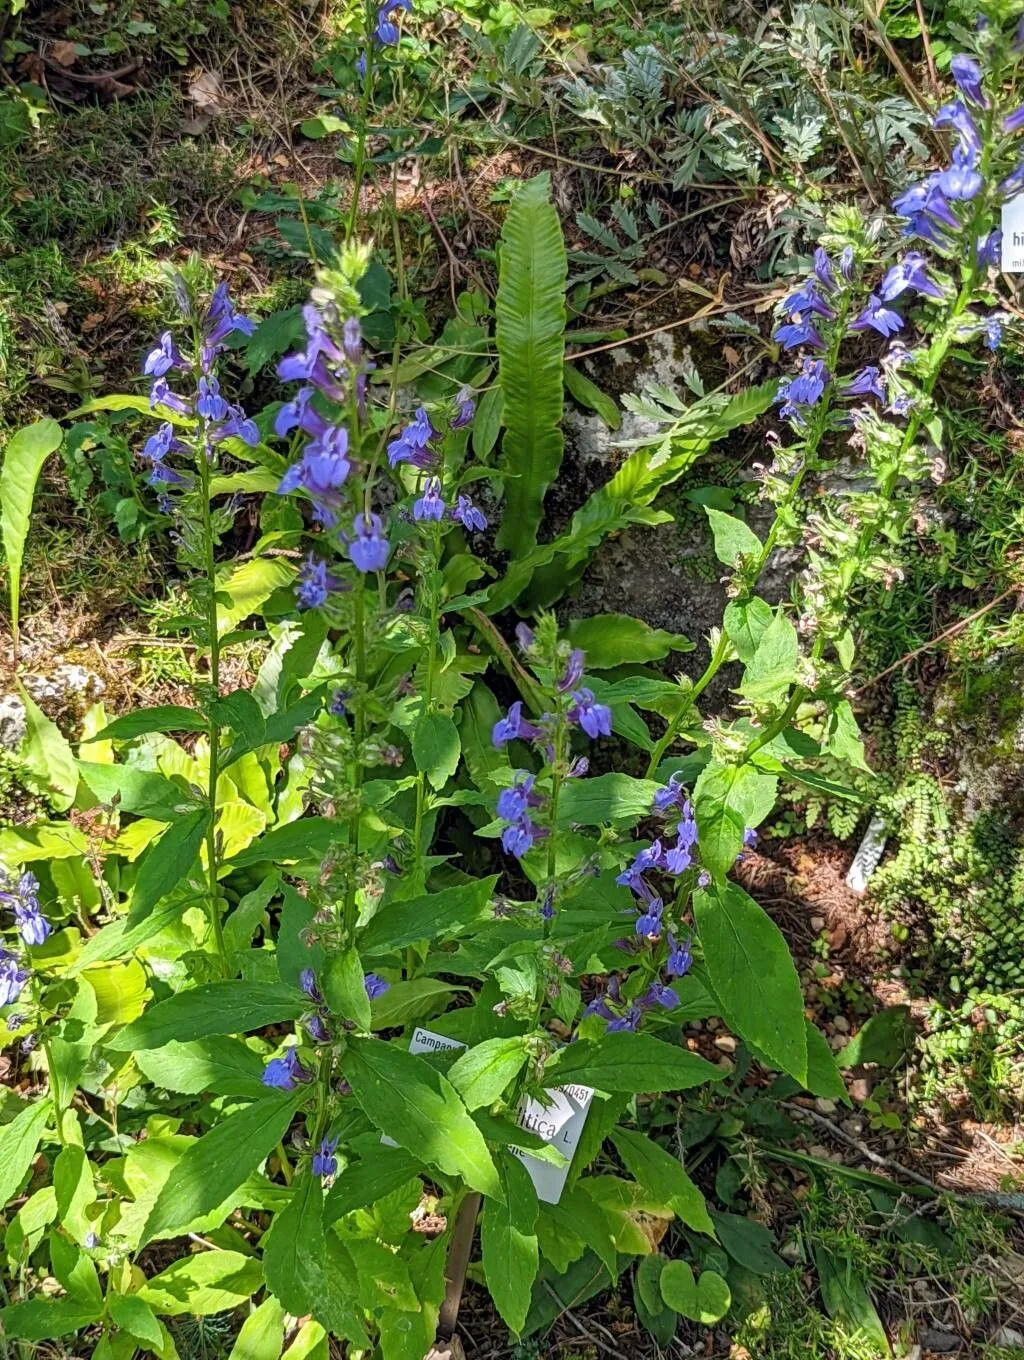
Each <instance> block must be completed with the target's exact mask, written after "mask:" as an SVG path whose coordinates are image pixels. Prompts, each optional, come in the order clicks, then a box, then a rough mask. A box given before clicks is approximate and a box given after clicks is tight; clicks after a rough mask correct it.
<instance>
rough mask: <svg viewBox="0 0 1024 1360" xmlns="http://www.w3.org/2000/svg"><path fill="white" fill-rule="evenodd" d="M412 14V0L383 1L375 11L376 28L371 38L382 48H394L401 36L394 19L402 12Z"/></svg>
mask: <svg viewBox="0 0 1024 1360" xmlns="http://www.w3.org/2000/svg"><path fill="white" fill-rule="evenodd" d="M403 11H404V12H405V13H406V14H411V13H412V0H385V3H384V4H383V5H381V7H380V9H378V11H377V26H376V28H375V29H374V30H373V36H374V37H375V38H376V40H377V41H378V42H379V43H381V44H382V46H384V47H394V46H395V44H396V43H397V42H398V39H399V37H400V36H401V34H400V32H399V28H398V24H397V23H396V22H395V18H396V16H397V15H398V14H401V13H402V12H403Z"/></svg>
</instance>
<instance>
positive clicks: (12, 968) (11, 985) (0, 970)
mask: <svg viewBox="0 0 1024 1360" xmlns="http://www.w3.org/2000/svg"><path fill="white" fill-rule="evenodd" d="M30 976H31V974H30V973H29V970H28V969H27V968H23V967H22V966H21V964H20V962H19V961H18V959H17V958H16V957H15V955H13V954H12V953H10V951H9V950H7V949H3V948H0V1006H12V1005H13V1004H14V1003H15V1001H17V999H18V997H19V996H21V993H22V991H23V989H24V987H25V983H26V982H27V981H28V980H29V977H30Z"/></svg>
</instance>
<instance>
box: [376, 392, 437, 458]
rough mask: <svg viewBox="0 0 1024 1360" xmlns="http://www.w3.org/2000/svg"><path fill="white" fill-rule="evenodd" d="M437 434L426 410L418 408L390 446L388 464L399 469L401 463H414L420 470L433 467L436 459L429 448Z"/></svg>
mask: <svg viewBox="0 0 1024 1360" xmlns="http://www.w3.org/2000/svg"><path fill="white" fill-rule="evenodd" d="M435 434H436V431H435V430H434V427H433V426H432V425H431V423H430V417H429V416H428V415H427V412H426V409H425V408H424V407H422V406H418V407H417V408H416V411H415V413H414V414H413V418H412V420H411V421H410V422H409V424H408V425H407V426H406V427H405V429H404V430H403V431H402V432H401V434H400V435H399V436H398V438H397V439H392V441H391V443H390V444H389V445H388V462H389V463H390V464H391V466H392V467H397V466H398V464H399V463H412V465H413V466H414V467H418V468H429V467H431V466H432V465H433V462H434V458H433V454H432V453H431V451H430V447H429V446H430V441H431V440H432V439H433V438H434V436H435Z"/></svg>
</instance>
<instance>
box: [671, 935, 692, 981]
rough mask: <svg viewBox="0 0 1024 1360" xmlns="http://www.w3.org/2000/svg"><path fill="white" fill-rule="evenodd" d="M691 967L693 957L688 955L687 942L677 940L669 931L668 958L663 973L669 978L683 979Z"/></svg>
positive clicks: (688, 947)
mask: <svg viewBox="0 0 1024 1360" xmlns="http://www.w3.org/2000/svg"><path fill="white" fill-rule="evenodd" d="M692 966H693V955H692V954H691V953H690V942H689V940H677V939H676V937H675V936H674V935H673V934H672V932H671V931H669V933H668V958H667V959H666V960H665V972H666V973H668V975H669V977H683V976H685V974H686V973H688V972H689V971H690V968H691V967H692Z"/></svg>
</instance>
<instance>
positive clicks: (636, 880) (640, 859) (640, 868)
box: [615, 840, 665, 892]
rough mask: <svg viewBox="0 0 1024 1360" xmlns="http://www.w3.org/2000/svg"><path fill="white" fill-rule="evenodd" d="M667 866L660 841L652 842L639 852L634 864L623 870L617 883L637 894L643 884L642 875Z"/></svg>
mask: <svg viewBox="0 0 1024 1360" xmlns="http://www.w3.org/2000/svg"><path fill="white" fill-rule="evenodd" d="M664 866H665V854H664V851H663V849H662V844H661V841H660V840H655V841H652V842H651V844H650V845H649V846H646V847H645V848H644V849H643V850H640V851H638V853H637V854H636V856H635V858H634V859H633V862H632V864H630V865H628V866H627V868H625V869H623V871H622V873H621V874H619V876H618V878H616V880H615V882H616V883H618V884H620V885H621V886H622V887H624V888H630V889H632V891H634V892H636V891H637V888H638V886H639V884H640V883H642V881H643V880H642V879H641V877H640V876H641V874H645V873H646V872H647V871H648V869H662V868H664Z"/></svg>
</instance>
